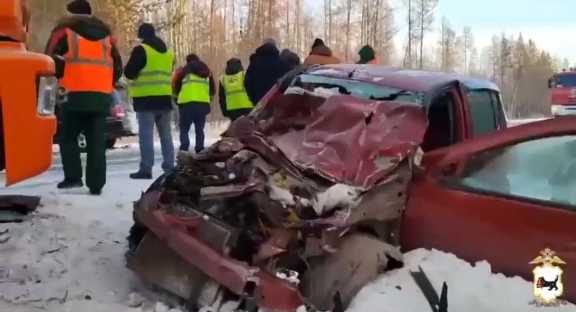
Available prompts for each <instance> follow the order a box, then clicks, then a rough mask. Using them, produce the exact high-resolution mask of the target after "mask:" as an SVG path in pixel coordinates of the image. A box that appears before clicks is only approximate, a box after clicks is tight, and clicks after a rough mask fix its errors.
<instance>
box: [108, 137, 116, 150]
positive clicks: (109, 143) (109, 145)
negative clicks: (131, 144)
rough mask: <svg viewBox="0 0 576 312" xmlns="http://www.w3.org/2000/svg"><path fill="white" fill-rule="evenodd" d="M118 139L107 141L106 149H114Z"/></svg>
mask: <svg viewBox="0 0 576 312" xmlns="http://www.w3.org/2000/svg"><path fill="white" fill-rule="evenodd" d="M116 141H117V138H110V139H106V149H113V148H114V145H116Z"/></svg>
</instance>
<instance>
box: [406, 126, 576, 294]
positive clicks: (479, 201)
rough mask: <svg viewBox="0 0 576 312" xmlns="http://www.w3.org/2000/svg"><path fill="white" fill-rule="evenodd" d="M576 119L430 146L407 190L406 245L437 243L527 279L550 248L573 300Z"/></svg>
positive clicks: (434, 245) (575, 280)
mask: <svg viewBox="0 0 576 312" xmlns="http://www.w3.org/2000/svg"><path fill="white" fill-rule="evenodd" d="M574 125H576V118H573V117H568V118H560V119H555V120H548V121H543V122H538V123H533V124H527V125H523V126H519V127H514V128H510V129H506V130H503V131H500V132H497V133H493V134H489V135H486V136H482V137H479V138H476V139H472V140H469V141H466V142H463V143H460V144H457V145H454V146H452V147H448V148H445V149H442V150H439V151H434V152H430V153H428V154H427V155H425V157H424V161H423V165H422V166H423V168H421V169H418V172H417V173H416V175H415V178H414V181H413V184H412V186H411V190H410V197H409V201H408V205H407V209H406V212H405V216H404V219H403V226H402V243H403V247H404V248H405V249H406V250H412V249H415V248H435V249H439V250H444V251H447V252H451V253H454V254H456V255H457V256H459V257H460V258H463V259H465V260H467V261H470V262H475V261H481V260H487V261H488V262H489V263H490V264H491V265H492V268H493V271H495V272H502V273H505V274H507V275H520V276H522V277H524V278H526V279H529V280H530V279H531V278H532V277H531V272H532V269H533V267H532V266H531V265H530V264H529V262H530V261H532V260H533V259H534V258H535V257H536V256H538V255H539V252H540V251H541V250H543V249H545V248H551V249H552V250H554V251H556V252H557V253H558V256H560V258H562V259H563V260H564V261H566V262H567V267H566V281H567V284H568V285H573V286H572V287H568V289H567V292H568V297H569V298H571V299H572V300H574V299H576V286H574V285H576V229H575V228H576V127H575V126H574Z"/></svg>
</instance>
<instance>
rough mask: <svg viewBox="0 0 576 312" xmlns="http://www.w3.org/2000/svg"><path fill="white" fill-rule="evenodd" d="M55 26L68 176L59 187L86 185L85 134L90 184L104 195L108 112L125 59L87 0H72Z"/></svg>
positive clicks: (53, 46)
mask: <svg viewBox="0 0 576 312" xmlns="http://www.w3.org/2000/svg"><path fill="white" fill-rule="evenodd" d="M67 10H68V13H69V16H66V17H64V18H63V19H62V20H61V21H60V22H59V23H58V25H57V26H56V28H55V29H54V30H53V31H52V34H51V36H50V40H49V41H48V45H47V47H46V54H48V55H50V56H52V57H53V58H54V61H55V63H56V75H57V77H58V78H59V79H60V87H62V88H64V92H65V94H66V97H65V98H66V101H65V102H64V103H63V104H62V105H61V107H60V111H59V116H58V117H59V118H60V119H61V123H60V126H61V128H60V131H59V133H60V135H61V137H60V138H59V142H60V153H61V155H62V164H63V167H64V181H62V182H61V183H59V184H58V188H60V189H68V188H76V187H82V186H83V184H84V183H83V181H82V163H81V160H80V148H79V146H78V140H77V138H78V136H79V135H80V134H81V133H83V134H84V135H85V137H86V143H87V147H86V152H87V154H88V156H87V164H86V185H87V186H88V188H89V190H90V193H91V194H93V195H100V194H101V191H102V188H103V187H104V185H105V184H106V133H105V132H106V117H107V116H108V114H109V112H110V107H111V104H112V101H113V98H112V90H113V88H114V84H115V83H116V82H117V81H118V79H120V76H121V75H122V60H121V57H120V54H119V53H118V50H117V49H116V46H115V44H114V39H113V38H112V34H111V30H110V28H109V27H108V26H107V25H106V24H104V22H102V21H101V20H99V19H98V18H96V17H94V16H92V8H91V6H90V3H89V2H88V1H86V0H74V1H71V2H70V3H69V4H68V6H67Z"/></svg>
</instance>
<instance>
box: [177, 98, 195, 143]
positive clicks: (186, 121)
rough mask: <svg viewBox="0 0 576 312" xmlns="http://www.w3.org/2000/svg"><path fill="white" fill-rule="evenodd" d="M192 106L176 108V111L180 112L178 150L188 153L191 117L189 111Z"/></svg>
mask: <svg viewBox="0 0 576 312" xmlns="http://www.w3.org/2000/svg"><path fill="white" fill-rule="evenodd" d="M192 105H194V104H190V105H181V106H178V111H179V112H180V114H179V116H178V117H179V118H180V120H179V121H180V122H179V124H180V150H181V151H184V152H188V151H189V150H190V134H189V132H190V126H191V125H192V116H191V113H192V112H191V111H190V109H191V108H192Z"/></svg>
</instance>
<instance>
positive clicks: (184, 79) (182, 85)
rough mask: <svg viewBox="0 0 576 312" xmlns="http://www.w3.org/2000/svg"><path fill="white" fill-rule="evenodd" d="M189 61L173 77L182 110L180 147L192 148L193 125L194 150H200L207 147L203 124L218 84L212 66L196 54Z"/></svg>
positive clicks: (180, 109)
mask: <svg viewBox="0 0 576 312" xmlns="http://www.w3.org/2000/svg"><path fill="white" fill-rule="evenodd" d="M188 60H189V62H188V63H187V64H186V66H185V67H184V69H183V70H181V71H180V72H179V73H178V74H177V76H176V78H175V80H174V94H175V95H176V96H177V103H178V111H179V113H180V116H179V125H180V150H181V151H184V152H188V151H189V149H190V138H189V132H190V127H191V126H192V124H194V130H195V134H196V140H195V147H194V150H195V152H196V153H200V152H201V151H202V150H203V149H204V126H205V125H206V116H207V115H208V114H209V113H210V103H211V102H212V99H213V97H214V94H215V86H214V79H213V78H212V74H211V72H210V69H209V68H208V66H207V65H206V64H205V63H204V62H202V61H201V60H200V58H199V57H198V56H197V55H195V54H191V55H189V56H188Z"/></svg>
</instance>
